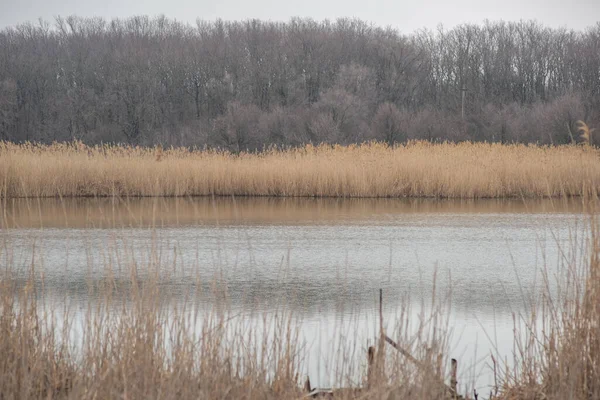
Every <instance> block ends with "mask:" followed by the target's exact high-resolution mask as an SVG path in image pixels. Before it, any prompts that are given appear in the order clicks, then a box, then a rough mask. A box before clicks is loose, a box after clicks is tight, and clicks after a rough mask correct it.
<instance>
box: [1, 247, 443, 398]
mask: <svg viewBox="0 0 600 400" xmlns="http://www.w3.org/2000/svg"><path fill="white" fill-rule="evenodd" d="M4 259H6V258H4ZM9 259H10V257H9ZM35 264H36V262H35V261H34V262H32V267H31V270H30V275H29V277H28V278H26V279H22V278H21V277H19V274H18V273H16V274H15V273H13V272H11V271H10V268H9V269H4V270H2V272H1V278H0V351H1V354H2V357H0V398H3V399H4V398H6V399H38V398H72V399H112V398H115V399H116V398H127V399H163V398H164V399H188V398H189V399H198V398H200V399H294V398H300V397H303V396H305V395H306V394H307V392H306V391H305V390H304V388H303V386H304V382H305V378H306V374H305V371H306V368H305V367H306V358H305V348H304V344H303V343H302V341H301V339H300V338H299V336H298V329H297V328H298V320H297V319H296V318H295V317H294V315H293V314H291V313H290V312H288V311H285V310H283V309H282V310H280V311H275V312H271V313H263V314H261V313H258V321H259V322H258V323H256V322H252V320H251V319H248V318H244V317H237V316H236V315H235V313H234V312H233V311H232V310H231V309H230V308H229V307H228V304H227V301H226V300H223V299H225V298H226V293H223V292H221V289H220V288H219V287H218V286H216V287H215V289H214V290H215V292H214V295H215V297H216V298H220V299H221V300H220V301H216V303H217V304H216V305H215V306H214V308H211V309H209V310H205V309H203V308H202V307H198V306H197V305H196V304H195V303H194V301H193V300H192V299H188V300H187V301H181V302H179V301H178V302H176V303H172V302H170V300H169V298H170V297H169V296H162V295H163V294H165V293H162V292H161V291H162V289H161V287H160V276H159V275H158V274H156V273H155V272H156V271H152V269H153V268H154V267H153V266H152V265H137V266H134V265H129V264H128V265H127V268H128V269H129V274H130V279H127V280H123V279H122V278H115V277H114V276H111V274H110V273H108V270H110V269H117V267H116V266H107V274H106V278H105V279H102V280H95V281H90V282H89V283H88V286H87V289H86V290H87V291H88V301H87V302H86V305H85V306H84V307H83V309H75V310H73V309H71V308H70V307H69V306H68V305H67V304H68V297H67V296H65V298H64V299H62V300H61V299H60V296H58V298H56V293H51V291H48V287H47V286H46V285H45V282H44V280H43V278H40V276H39V272H36V268H35ZM122 267H126V266H125V265H122ZM138 268H139V269H142V270H146V271H150V272H149V273H148V274H145V276H144V279H140V276H138V275H137V273H136V271H137V269H138ZM55 300H58V302H55ZM278 301H284V300H283V299H278ZM57 303H58V304H59V305H58V306H57ZM436 304H438V306H436V308H435V309H434V310H433V311H432V312H431V314H430V315H428V316H427V317H424V318H423V320H422V321H420V323H419V324H417V325H418V326H417V329H416V330H409V329H408V328H407V327H408V321H407V319H406V317H403V316H402V315H407V314H406V313H404V314H401V317H400V321H398V323H397V324H394V325H395V329H394V331H393V333H392V332H389V334H390V335H391V336H393V337H394V339H395V340H397V341H398V342H399V343H400V344H401V345H402V346H406V348H411V349H415V350H416V351H415V353H414V354H415V356H416V357H418V359H419V360H421V364H422V365H424V366H425V368H416V367H415V366H414V365H413V364H412V363H410V362H407V360H406V359H405V358H403V357H402V356H401V355H400V354H398V353H395V352H388V353H387V356H386V358H385V359H384V361H381V362H380V363H383V362H385V364H386V368H381V369H378V370H377V375H372V376H371V381H370V385H368V383H367V376H368V371H367V357H366V355H367V352H366V348H362V346H361V348H359V349H357V348H351V347H350V348H349V347H347V346H345V345H344V343H339V344H338V348H336V349H335V351H336V356H335V358H336V359H335V360H330V361H329V362H328V364H329V367H330V368H331V370H332V371H333V374H334V375H335V382H334V383H335V385H336V386H338V387H342V386H344V387H346V388H347V389H346V390H340V391H338V392H337V393H336V396H335V398H342V399H344V398H347V399H354V398H385V399H387V398H389V399H396V398H397V399H401V398H408V397H410V398H414V397H416V398H424V399H428V398H441V397H440V396H441V395H443V394H444V393H445V388H444V385H443V384H441V383H437V384H435V383H434V384H432V383H431V382H441V381H443V380H444V377H445V376H446V375H447V371H446V369H445V368H444V367H443V365H445V364H447V362H448V360H447V359H446V358H445V357H444V354H446V353H445V352H446V349H447V345H446V343H445V336H444V334H443V333H442V334H440V332H443V330H442V328H443V315H442V313H441V310H442V305H441V304H442V302H441V301H440V302H438V303H436ZM255 321H256V320H255ZM432 321H433V322H432ZM332 334H337V335H340V337H339V338H338V339H340V341H341V340H343V333H342V332H341V331H339V330H337V331H336V332H332ZM356 360H358V362H356V363H354V361H356ZM407 396H408V397H407Z"/></svg>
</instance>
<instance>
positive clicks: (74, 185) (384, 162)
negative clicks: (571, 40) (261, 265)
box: [0, 142, 600, 199]
mask: <svg viewBox="0 0 600 400" xmlns="http://www.w3.org/2000/svg"><path fill="white" fill-rule="evenodd" d="M599 160H600V151H599V150H597V149H596V148H594V147H591V146H575V145H569V146H555V147H545V146H533V145H518V144H514V145H502V144H489V143H458V144H453V143H440V144H434V143H429V142H411V143H407V144H404V145H400V146H397V147H389V146H387V145H385V144H382V143H369V144H363V145H353V146H330V145H319V146H312V145H307V146H305V147H302V148H294V149H288V150H275V149H271V150H265V151H263V152H260V153H240V154H232V153H228V152H223V151H217V150H197V151H189V150H188V149H182V148H172V149H165V150H163V149H162V148H160V147H156V148H140V147H125V146H96V147H88V146H85V145H83V144H82V143H79V142H74V143H68V144H54V145H49V146H44V145H36V144H23V145H17V144H11V143H6V142H5V143H0V197H5V198H7V197H31V198H33V197H84V196H97V197H111V196H121V197H127V196H139V197H145V196H211V195H213V196H282V197H391V198H398V197H433V198H460V199H475V198H535V197H571V196H582V195H588V194H593V195H595V194H598V192H599V191H600V162H598V161H599Z"/></svg>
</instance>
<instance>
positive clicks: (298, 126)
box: [0, 17, 600, 152]
mask: <svg viewBox="0 0 600 400" xmlns="http://www.w3.org/2000/svg"><path fill="white" fill-rule="evenodd" d="M578 120H583V121H585V122H586V123H587V124H588V125H589V126H590V127H592V128H593V127H597V126H599V125H600V23H598V24H596V25H595V26H593V27H587V28H584V27H582V28H581V30H577V31H574V30H568V29H566V28H562V29H555V28H549V27H545V26H543V25H541V24H539V23H536V22H532V21H521V22H501V21H500V22H486V23H485V24H483V25H470V24H468V25H461V26H458V27H456V28H453V29H449V30H448V29H444V28H442V27H439V28H438V29H436V30H434V31H428V30H423V31H418V32H415V33H412V34H402V33H400V32H398V31H396V30H393V29H385V28H380V27H377V26H374V25H371V24H369V23H366V22H363V21H360V20H353V19H340V20H337V21H335V22H330V21H322V22H318V21H314V20H310V19H292V20H290V21H289V22H286V23H279V22H264V21H258V20H248V21H243V22H224V21H213V22H204V21H200V20H199V21H198V22H197V24H196V25H195V26H191V25H189V24H182V23H179V22H176V21H173V20H169V19H167V18H164V17H157V18H149V17H134V18H130V19H121V20H112V21H106V20H103V19H97V18H80V17H67V18H57V19H56V20H55V21H53V22H52V23H49V22H44V21H39V22H37V23H27V24H22V25H19V26H16V27H13V28H6V29H4V30H2V31H0V140H5V141H13V142H25V141H31V142H43V143H51V142H55V141H59V142H61V141H72V140H81V141H83V142H84V143H87V144H100V143H127V144H133V145H147V146H150V145H157V144H161V145H163V146H189V147H205V146H207V147H217V148H223V149H227V150H230V151H233V152H239V151H244V150H250V151H252V150H257V149H262V148H265V147H269V146H278V147H286V146H299V145H302V144H306V143H323V142H324V143H339V144H351V143H361V142H365V141H371V140H378V141H384V142H387V143H389V144H390V145H393V144H395V143H402V142H405V141H407V140H413V139H420V140H430V141H456V142H458V141H465V140H469V141H487V142H502V143H513V142H518V143H539V144H554V145H557V144H565V143H570V142H572V141H573V139H575V140H576V139H577V132H576V129H577V128H576V127H577V125H576V121H578Z"/></svg>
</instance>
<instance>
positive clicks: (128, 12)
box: [0, 0, 600, 33]
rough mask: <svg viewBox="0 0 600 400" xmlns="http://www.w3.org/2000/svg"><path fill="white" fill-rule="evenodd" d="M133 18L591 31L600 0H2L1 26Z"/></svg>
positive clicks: (410, 29)
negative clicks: (352, 20) (488, 24)
mask: <svg viewBox="0 0 600 400" xmlns="http://www.w3.org/2000/svg"><path fill="white" fill-rule="evenodd" d="M72 14H75V15H79V16H102V17H105V18H107V19H110V18H112V17H128V16H132V15H150V16H154V15H159V14H164V15H166V16H168V17H171V18H175V19H177V20H179V21H185V22H190V23H194V22H195V21H196V18H201V19H206V20H214V19H216V18H222V19H224V20H243V19H248V18H260V19H265V20H274V21H287V20H288V19H289V18H290V17H293V16H300V17H312V18H314V19H317V20H322V19H325V18H328V19H336V18H339V17H357V18H360V19H363V20H366V21H368V22H373V23H375V24H376V25H379V26H392V27H394V28H397V29H399V30H400V31H401V32H403V33H410V32H413V31H415V30H417V29H420V28H424V27H427V28H435V27H436V26H437V25H438V24H439V23H442V24H443V25H444V26H445V27H447V28H451V27H453V26H455V25H457V24H460V23H463V22H476V23H479V22H482V21H483V20H484V19H490V20H498V19H503V20H506V21H517V20H521V19H524V20H529V19H535V20H537V21H539V22H542V23H544V24H546V25H548V26H552V27H559V26H566V27H568V28H574V29H578V28H585V27H587V26H591V25H594V24H596V22H598V21H600V0H501V1H485V0H449V1H446V0H421V1H420V0H395V1H394V0H293V1H285V0H251V1H248V0H216V1H207V0H168V1H164V0H162V1H161V0H0V27H6V26H11V25H16V24H18V23H22V22H26V21H36V20H37V19H38V18H40V17H41V18H43V19H46V20H48V21H53V20H54V17H55V16H58V15H60V16H68V15H72Z"/></svg>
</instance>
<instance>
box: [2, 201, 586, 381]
mask: <svg viewBox="0 0 600 400" xmlns="http://www.w3.org/2000/svg"><path fill="white" fill-rule="evenodd" d="M582 209H583V208H582V205H581V203H580V202H577V201H571V202H565V201H548V200H546V201H530V202H523V201H495V200H494V201H492V200H485V201H471V202H461V201H436V200H426V201H424V200H418V201H416V200H410V201H409V200H316V199H256V198H253V199H239V198H238V199H232V198H219V199H140V200H128V201H119V200H108V199H104V200H64V201H57V200H39V201H38V200H14V201H9V202H8V203H7V204H6V205H5V206H4V207H3V217H2V219H1V220H0V221H1V225H0V228H2V231H1V232H2V233H1V237H0V239H1V240H2V244H3V247H4V248H3V251H2V252H0V262H1V263H2V264H4V265H10V266H11V268H12V269H14V270H15V273H16V274H17V275H22V276H23V277H25V276H27V274H28V271H29V268H30V265H31V263H32V257H35V264H36V265H37V270H38V273H39V274H41V273H43V276H44V282H45V283H44V284H45V289H46V291H47V293H48V295H49V296H50V297H54V298H55V299H56V300H57V301H59V302H60V301H68V302H69V303H70V304H71V305H73V307H75V308H77V305H78V304H83V303H85V302H86V301H89V300H90V299H89V298H88V296H89V291H88V287H89V283H90V282H94V281H95V280H100V279H102V278H104V277H105V276H106V274H107V273H110V274H112V275H115V276H116V277H117V278H119V279H123V280H127V279H129V278H130V277H131V273H132V272H131V270H130V269H128V268H124V267H123V265H132V262H134V261H135V263H136V265H137V266H136V270H135V274H136V275H137V276H138V277H139V278H140V279H144V277H146V276H147V275H149V273H150V271H149V270H152V271H155V270H156V271H158V273H159V274H160V277H161V278H160V281H161V286H162V287H163V289H164V293H165V294H166V295H167V296H169V298H170V299H171V300H174V301H175V302H177V301H178V300H180V301H183V299H189V298H190V296H191V297H192V298H193V300H194V301H195V302H197V303H199V304H201V305H203V306H206V307H207V308H209V307H210V306H211V305H213V303H214V302H215V296H214V295H213V294H212V292H211V290H210V286H211V283H214V282H215V280H218V281H219V282H223V283H224V284H225V285H226V287H227V295H228V301H229V302H230V307H231V309H232V311H234V312H235V313H237V314H236V315H238V316H240V318H250V319H251V318H259V317H258V316H256V315H257V314H258V313H257V312H264V313H269V312H273V311H274V310H276V309H281V308H282V307H283V308H286V309H289V310H291V311H292V312H293V314H294V315H296V316H297V317H298V318H299V320H300V321H301V322H300V335H301V337H302V339H303V341H304V342H305V344H306V349H307V357H308V363H307V365H308V367H307V368H308V371H307V373H309V374H310V377H311V381H312V382H313V384H315V383H316V384H317V385H320V386H326V385H328V384H330V383H331V379H332V378H331V376H330V371H328V368H327V366H328V363H330V362H331V360H332V359H333V358H334V357H335V356H334V354H333V353H334V350H335V346H336V343H335V342H334V340H333V339H332V338H339V337H340V335H339V332H342V333H343V334H344V335H347V336H348V337H350V338H352V339H348V340H349V341H351V342H354V343H352V344H351V346H354V347H355V348H357V349H359V351H364V348H366V346H367V343H368V342H369V340H371V343H372V339H373V338H374V337H375V335H376V334H375V332H376V331H377V326H378V320H377V315H378V311H377V309H378V290H379V289H380V288H382V289H383V290H384V307H385V320H386V325H387V326H389V327H390V328H389V329H390V331H391V330H392V326H393V325H394V323H395V322H394V321H396V320H397V318H398V312H399V311H400V309H401V307H402V305H403V304H406V301H407V299H408V300H409V301H410V304H411V305H412V306H411V309H410V311H409V316H410V319H414V320H418V318H419V313H420V312H421V311H422V310H426V311H427V310H429V309H430V304H431V299H432V292H433V290H434V283H435V289H436V293H437V294H438V299H441V300H439V301H440V302H441V304H442V305H443V306H444V307H446V315H447V317H448V324H449V328H450V333H451V340H450V343H449V351H450V356H451V357H456V358H458V359H459V361H460V362H461V368H460V372H461V381H462V382H463V383H464V384H467V383H471V382H472V383H475V384H476V385H477V386H478V387H480V388H481V387H484V386H486V385H487V384H489V383H490V374H489V370H488V369H487V367H486V363H487V362H488V361H489V354H490V352H492V351H493V352H496V351H498V352H500V353H501V354H503V355H504V356H506V357H510V354H511V352H512V348H513V347H512V345H513V341H512V337H513V313H515V315H517V316H518V315H519V314H520V313H526V311H527V310H528V309H529V306H530V302H531V301H532V300H531V299H532V298H534V297H535V295H536V294H537V293H539V290H540V288H541V287H542V286H543V283H544V281H543V279H542V272H543V271H547V272H548V273H549V274H550V276H551V277H552V276H553V274H554V272H555V271H556V270H557V267H559V266H560V265H561V264H563V263H564V262H565V261H566V260H569V261H571V260H575V262H578V260H579V259H580V257H581V254H580V253H581V248H577V247H576V245H575V243H578V244H579V245H580V244H581V243H582V242H583V240H581V239H582V238H583V237H584V236H585V235H586V232H587V229H586V218H585V216H584V214H583V213H582ZM34 254H35V256H34ZM107 266H108V267H110V268H107ZM107 271H110V272H107ZM549 285H550V287H551V290H554V289H553V288H554V281H553V279H551V280H550V284H549ZM199 288H201V289H202V290H198V289H199ZM411 324H412V321H411ZM336 332H337V333H336Z"/></svg>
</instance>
